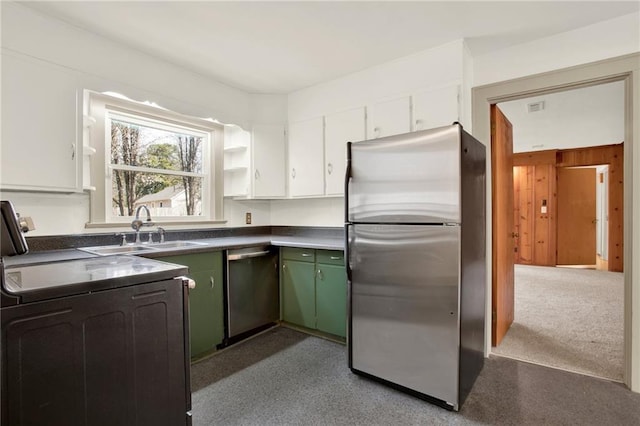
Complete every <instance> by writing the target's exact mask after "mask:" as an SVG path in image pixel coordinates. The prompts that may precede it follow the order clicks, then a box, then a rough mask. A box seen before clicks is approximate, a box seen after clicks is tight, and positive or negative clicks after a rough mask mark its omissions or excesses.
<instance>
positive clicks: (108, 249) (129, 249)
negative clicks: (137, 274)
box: [79, 245, 157, 256]
mask: <svg viewBox="0 0 640 426" xmlns="http://www.w3.org/2000/svg"><path fill="white" fill-rule="evenodd" d="M79 250H82V251H86V252H88V253H93V254H99V255H101V256H106V255H109V254H129V253H146V252H150V251H156V250H157V249H155V248H153V247H151V246H147V245H145V246H102V247H82V248H79Z"/></svg>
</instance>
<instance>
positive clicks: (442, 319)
mask: <svg viewBox="0 0 640 426" xmlns="http://www.w3.org/2000/svg"><path fill="white" fill-rule="evenodd" d="M485 153H486V150H485V146H484V145H482V144H481V143H480V142H478V141H477V140H476V139H475V138H473V136H471V135H470V134H469V133H467V132H466V131H464V130H463V128H462V126H460V125H459V124H457V123H456V124H453V125H451V126H445V127H440V128H435V129H431V130H424V131H419V132H413V133H407V134H403V135H396V136H390V137H385V138H380V139H375V140H370V141H363V142H356V143H351V142H349V143H348V144H347V158H348V162H347V175H346V188H345V191H346V192H345V205H346V233H345V235H346V239H347V241H346V248H347V259H348V262H347V276H348V282H349V283H348V287H349V324H348V337H347V344H348V353H349V368H351V370H352V371H353V372H354V373H357V374H360V375H363V376H367V377H369V378H373V379H376V380H379V381H382V382H384V383H387V384H389V385H391V386H393V387H395V388H398V389H400V390H403V391H406V392H408V393H411V394H414V395H416V396H418V397H421V398H423V399H427V400H429V401H431V402H434V403H436V404H439V405H441V406H444V407H446V408H449V409H452V410H458V409H459V407H460V405H461V404H462V402H463V401H464V399H465V398H466V396H467V395H468V393H469V391H470V390H471V387H472V386H473V383H474V381H475V379H476V377H477V375H478V374H479V373H480V370H481V369H482V366H483V363H484V343H485V338H484V328H485V286H486V264H485V256H486V253H485V252H486V248H485V247H486V239H485V235H486V231H485V227H486V221H485V173H486V172H485V169H486V154H485Z"/></svg>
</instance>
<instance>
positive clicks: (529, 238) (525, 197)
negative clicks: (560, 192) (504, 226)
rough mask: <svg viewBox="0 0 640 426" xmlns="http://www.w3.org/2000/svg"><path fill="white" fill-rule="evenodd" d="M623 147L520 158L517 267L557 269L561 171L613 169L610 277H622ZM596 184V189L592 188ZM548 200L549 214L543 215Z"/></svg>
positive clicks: (516, 205)
mask: <svg viewBox="0 0 640 426" xmlns="http://www.w3.org/2000/svg"><path fill="white" fill-rule="evenodd" d="M623 161H624V158H623V145H622V144H616V145H605V146H598V147H590V148H578V149H568V150H547V151H536V152H526V153H517V154H514V155H513V165H514V227H515V233H516V234H517V235H518V237H517V238H516V248H517V252H516V263H524V264H530V265H556V261H557V177H556V176H557V171H556V170H557V169H556V168H557V167H575V166H598V165H605V164H608V165H609V176H610V179H609V259H608V266H609V271H616V272H622V270H623V267H624V259H623V250H624V246H623V240H624V237H623V236H624V234H623V190H624V185H623V170H622V167H623ZM594 184H595V183H594ZM542 200H546V204H547V209H546V210H547V211H546V213H544V212H543V211H542Z"/></svg>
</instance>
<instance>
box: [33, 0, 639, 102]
mask: <svg viewBox="0 0 640 426" xmlns="http://www.w3.org/2000/svg"><path fill="white" fill-rule="evenodd" d="M22 4H23V5H26V6H28V7H31V8H33V9H36V10H39V11H40V12H42V13H44V14H47V15H51V16H55V17H57V18H59V19H61V20H64V21H66V22H68V23H70V24H73V25H75V26H78V27H81V28H84V29H87V30H89V31H92V32H95V33H97V34H100V35H103V36H105V37H107V38H110V39H112V40H115V41H118V42H120V43H123V44H126V45H129V46H131V47H133V48H135V49H138V50H140V51H143V52H146V53H148V54H151V55H154V56H156V57H158V58H161V59H164V60H167V61H169V62H172V63H174V64H177V65H179V66H181V67H183V68H187V69H191V70H193V71H195V72H197V73H199V74H202V75H204V76H208V77H210V78H213V79H215V80H217V81H219V82H222V83H226V84H228V85H230V86H233V87H236V88H238V89H241V90H244V91H247V92H249V93H290V92H292V91H295V90H298V89H301V88H304V87H307V86H311V85H314V84H317V83H320V82H323V81H328V80H331V79H334V78H337V77H340V76H343V75H346V74H349V73H353V72H356V71H359V70H362V69H365V68H369V67H371V66H374V65H377V64H380V63H384V62H388V61H391V60H393V59H396V58H400V57H403V56H407V55H411V54H413V53H416V52H419V51H422V50H426V49H428V48H431V47H435V46H439V45H442V44H445V43H447V42H451V41H454V40H460V39H462V38H464V39H466V41H467V45H468V46H469V49H470V50H471V53H472V54H473V55H481V54H483V53H486V52H489V51H492V50H496V49H501V48H505V47H508V46H512V45H515V44H519V43H524V42H527V41H530V40H534V39H537V38H541V37H545V36H550V35H553V34H557V33H561V32H565V31H569V30H572V29H575V28H578V27H582V26H586V25H589V24H592V23H595V22H598V21H603V20H607V19H611V18H614V17H618V16H622V15H625V14H629V13H633V12H636V11H638V10H639V9H640V8H639V5H640V3H639V2H638V1H622V2H619V1H618V2H616V1H564V2H556V1H544V2H537V1H531V2H523V1H511V2H484V1H471V2H425V1H422V2H420V1H419V2H395V1H388V2H365V1H357V2H338V1H325V2H308V1H302V2H270V1H267V2H245V1H235V2H217V1H216V2H212V1H209V2H206V1H205V2H180V1H173V2H169V1H160V2H157V1H156V2H134V1H124V2H93V1H79V2H76V1H74V2H55V1H48V2H22Z"/></svg>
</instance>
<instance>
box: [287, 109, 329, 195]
mask: <svg viewBox="0 0 640 426" xmlns="http://www.w3.org/2000/svg"><path fill="white" fill-rule="evenodd" d="M323 133H324V128H323V119H322V117H319V118H314V119H311V120H306V121H300V122H297V123H291V124H290V125H289V195H291V196H292V197H307V196H317V195H323V194H324V158H323V157H324V155H323V154H324V149H323V139H324V134H323Z"/></svg>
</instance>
